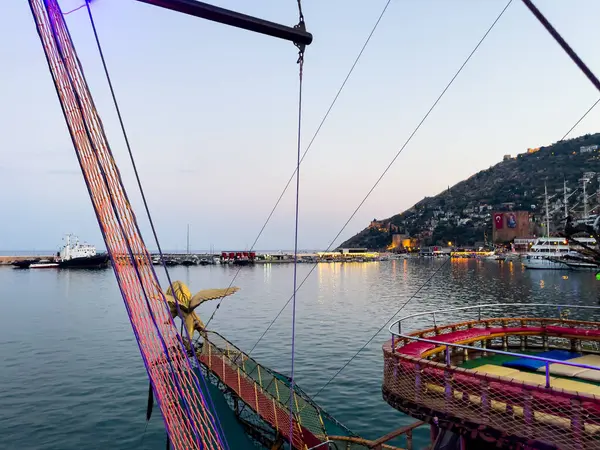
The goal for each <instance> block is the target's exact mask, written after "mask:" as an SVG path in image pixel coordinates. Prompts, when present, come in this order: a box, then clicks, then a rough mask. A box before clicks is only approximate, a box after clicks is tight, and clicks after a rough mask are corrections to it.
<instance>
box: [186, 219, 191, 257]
mask: <svg viewBox="0 0 600 450" xmlns="http://www.w3.org/2000/svg"><path fill="white" fill-rule="evenodd" d="M186 249H187V254H188V255H189V254H190V224H189V223H188V226H187V246H186Z"/></svg>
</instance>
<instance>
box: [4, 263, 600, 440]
mask: <svg viewBox="0 0 600 450" xmlns="http://www.w3.org/2000/svg"><path fill="white" fill-rule="evenodd" d="M442 265H443V267H441V269H440V266H442ZM311 268H312V265H311V264H300V265H299V266H298V280H300V281H302V280H303V279H304V277H305V276H306V275H307V274H308V272H309V271H310V270H311ZM438 269H439V272H437V273H436V271H437V270H438ZM314 271H315V272H316V273H313V274H312V275H311V276H310V277H308V279H307V280H306V282H305V283H304V284H303V286H302V287H301V288H300V290H299V291H298V297H297V324H296V333H297V334H296V358H297V360H296V361H297V365H296V367H297V369H296V370H297V372H296V377H297V378H296V379H297V382H298V384H299V385H300V386H301V387H302V388H304V389H305V390H306V391H307V392H309V393H314V392H316V391H317V390H318V389H320V388H321V386H323V385H324V384H325V383H326V382H327V381H328V380H329V378H330V377H331V376H332V375H333V374H334V373H336V372H337V370H338V369H339V368H340V367H341V366H342V365H343V364H344V363H345V362H346V361H347V360H348V359H349V358H351V357H352V356H353V355H354V354H355V353H356V351H357V350H358V349H359V348H360V347H362V346H363V345H364V344H365V342H367V341H368V340H369V339H370V338H371V337H372V336H373V335H374V334H375V333H376V332H377V330H378V329H379V328H380V327H381V326H382V325H383V324H385V323H386V322H387V321H389V320H390V319H391V318H392V316H393V314H394V313H395V312H396V311H397V310H398V309H399V308H400V307H401V306H402V305H403V304H404V303H406V302H407V301H408V300H409V299H410V301H409V302H408V303H407V304H406V306H405V307H404V308H403V309H402V311H401V313H400V314H399V315H398V317H400V316H405V315H409V314H414V313H417V312H421V311H426V310H434V309H445V308H452V307H461V306H467V305H478V304H488V303H491V304H497V303H528V304H533V303H550V304H553V305H558V304H578V305H596V304H597V294H598V285H599V284H600V283H597V282H596V281H595V279H594V275H593V274H591V273H587V272H581V273H580V272H568V273H567V274H565V273H564V272H561V271H529V270H524V269H523V267H522V266H521V264H520V263H518V262H514V263H513V262H508V263H506V262H505V263H497V262H494V261H475V260H452V261H447V262H446V261H444V260H438V259H428V260H425V259H423V260H419V259H408V260H402V261H400V260H398V261H389V262H381V263H343V264H341V263H324V264H319V265H318V267H317V268H316V269H315V270H314ZM169 272H170V274H171V277H172V279H173V280H177V279H181V280H185V281H186V283H187V284H188V286H190V289H192V291H197V290H200V289H204V288H210V287H227V286H228V285H229V283H230V282H231V279H232V277H233V276H234V275H235V274H236V273H237V272H238V267H230V266H228V265H225V266H223V267H222V266H192V267H188V268H184V267H174V268H169ZM158 273H159V277H160V280H161V282H162V283H163V286H166V284H165V283H166V279H165V276H164V273H163V271H162V270H158ZM432 275H433V276H432ZM429 278H431V279H430V280H429V281H427V280H428V279H429ZM541 282H543V287H541V284H542V283H541ZM235 285H237V286H239V287H240V288H241V291H240V292H238V293H236V294H235V295H233V296H231V297H227V298H225V299H224V301H223V303H222V305H221V307H220V308H219V310H218V311H217V313H216V314H215V317H214V319H213V321H212V322H211V328H213V329H215V330H216V331H219V332H221V333H222V334H224V335H225V336H227V337H228V339H230V340H231V341H233V342H234V343H236V344H238V345H239V346H240V347H241V348H242V349H245V350H246V351H248V350H249V349H250V348H252V347H253V346H254V343H255V342H256V341H257V340H258V338H259V337H260V335H261V334H262V333H263V331H264V330H265V328H266V327H267V325H269V323H270V322H271V321H272V320H273V318H274V317H275V315H276V314H277V313H278V312H279V311H280V310H281V308H282V307H283V306H284V304H285V303H286V302H287V301H288V299H289V298H290V295H291V294H292V265H291V264H264V265H262V264H261V265H258V264H257V265H256V266H254V267H242V269H241V270H240V271H239V274H238V275H237V278H236V281H235ZM419 288H421V289H420V290H419ZM417 290H419V292H418V294H417V295H415V297H414V298H412V299H411V297H412V296H413V295H414V294H415V293H416V292H417ZM0 298H1V299H8V300H7V301H6V302H5V303H3V307H4V310H3V314H0V359H2V360H3V361H8V363H6V364H5V365H4V366H3V370H0V384H1V385H2V386H3V387H4V388H5V389H4V390H1V391H0V422H2V423H3V424H6V428H5V429H6V430H9V431H8V432H7V433H4V434H3V444H4V445H6V446H7V448H29V447H31V445H32V443H35V445H34V446H35V447H36V448H39V449H50V448H61V449H64V450H70V449H78V448H80V443H81V442H82V440H83V439H85V441H86V443H87V444H86V445H87V447H88V449H89V450H95V449H98V450H100V449H104V448H120V449H125V450H126V449H137V448H140V447H139V433H138V434H136V433H134V432H132V430H140V432H141V431H142V430H143V427H144V417H143V416H144V415H143V411H144V408H145V401H146V391H147V377H146V373H145V369H144V366H143V364H142V362H141V359H140V356H139V350H138V348H137V344H136V343H135V340H134V338H133V333H132V331H131V325H130V324H129V320H128V317H127V314H126V312H125V308H124V306H123V301H122V299H121V297H120V293H119V290H118V288H117V286H116V283H115V280H114V274H113V273H112V271H110V270H106V271H100V272H90V271H86V272H79V271H77V272H76V271H59V272H56V273H48V272H43V271H40V272H35V271H13V270H12V269H3V268H0ZM15 299H18V300H19V301H16V300H15ZM23 299H24V300H26V301H21V300H23ZM215 306H216V304H215V303H214V302H206V303H205V304H202V305H201V306H200V307H199V308H198V313H199V314H200V315H201V317H203V318H206V317H209V316H210V315H211V314H212V312H213V311H214V308H215ZM540 312H541V313H542V314H548V315H552V316H555V315H556V314H559V312H558V308H557V307H556V306H550V307H545V308H540V307H530V308H527V307H523V308H521V309H520V310H518V311H517V310H515V308H511V307H504V308H500V309H499V310H498V314H502V315H509V316H511V315H516V314H525V313H526V314H534V313H540ZM469 314H471V317H475V315H476V312H474V311H473V312H471V313H469ZM569 314H570V316H569V317H571V318H580V317H581V316H583V317H581V318H586V317H590V316H591V313H590V312H583V311H581V310H576V309H573V308H570V312H569ZM19 317H27V318H28V321H29V322H28V324H29V325H30V326H27V327H23V326H22V321H19V320H15V318H19ZM452 319H453V317H448V318H447V320H452ZM431 323H432V322H431V319H430V318H420V319H415V320H411V321H410V323H409V324H407V325H406V326H407V327H410V328H419V327H422V326H429V325H431ZM290 328H291V311H290V308H289V306H288V307H287V309H284V311H283V313H282V314H281V316H280V318H279V319H278V320H277V321H276V322H275V323H274V324H273V326H272V327H271V329H270V330H269V332H268V333H266V335H265V337H264V339H263V340H262V341H261V342H260V344H259V345H258V346H257V347H256V350H255V351H254V352H253V356H255V357H256V358H257V359H258V360H260V361H261V362H262V363H263V364H265V365H267V366H270V367H272V368H273V369H275V370H279V371H282V372H284V373H288V372H289V369H290V359H289V358H290ZM388 338H389V334H388V333H387V329H386V328H384V330H383V331H382V332H380V333H379V334H378V335H377V337H376V338H375V339H373V341H372V342H371V343H370V344H369V345H368V346H367V348H366V349H365V350H364V351H363V352H361V353H360V355H359V356H358V357H357V358H356V359H355V360H354V361H353V362H352V363H351V364H350V365H349V366H348V367H347V368H346V369H345V370H344V371H342V372H341V373H340V375H339V376H338V377H337V378H336V379H335V380H334V381H333V382H332V383H331V384H330V385H329V386H328V387H327V388H326V389H325V390H323V392H322V393H321V394H320V395H319V397H318V398H317V401H318V402H319V403H320V404H321V405H322V406H323V407H324V408H325V409H327V410H328V412H330V413H331V414H332V415H334V416H335V417H336V418H337V419H339V420H340V421H342V422H343V423H344V424H346V425H347V426H348V427H350V428H351V429H352V430H354V431H355V432H357V433H360V434H362V435H364V436H365V437H367V438H371V439H373V438H377V437H379V436H381V435H383V434H385V433H388V432H390V431H391V430H394V429H396V428H398V427H399V426H402V425H403V424H407V423H409V422H411V421H412V419H410V418H407V417H405V416H403V415H402V414H400V413H398V412H396V411H395V410H393V409H392V408H391V407H390V406H388V405H387V403H385V402H384V401H383V400H382V397H381V376H382V355H381V345H382V343H383V342H384V341H386V340H387V339H388ZM34 352H35V353H34ZM32 355H34V357H33V358H32ZM23 385H26V386H28V395H22V386H23ZM27 411H35V412H36V414H27ZM67 416H68V417H67ZM48 430H52V431H51V432H50V431H48ZM134 438H135V439H134ZM163 438H164V429H163V424H162V420H161V417H160V414H155V415H153V417H152V420H151V423H150V425H149V427H148V432H147V436H146V438H145V443H144V444H145V447H146V448H147V449H158V448H161V449H162V448H164V439H163ZM425 438H426V437H425V435H420V434H418V433H417V435H416V437H415V447H416V448H422V443H423V442H425Z"/></svg>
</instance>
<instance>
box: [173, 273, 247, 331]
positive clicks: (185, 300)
mask: <svg viewBox="0 0 600 450" xmlns="http://www.w3.org/2000/svg"><path fill="white" fill-rule="evenodd" d="M239 290H240V288H239V287H235V286H232V287H230V288H226V289H204V290H202V291H199V292H197V293H196V294H194V295H193V296H192V293H191V292H190V289H189V288H188V287H187V286H186V285H185V283H183V282H181V281H175V282H173V284H172V286H169V289H167V292H166V295H165V297H166V299H167V302H168V303H169V308H170V309H171V316H173V318H175V317H177V316H178V315H179V316H180V317H181V320H182V321H183V323H184V324H185V328H186V329H187V331H188V333H189V335H188V336H189V338H190V339H191V338H192V336H193V335H194V330H198V331H202V330H204V328H205V327H204V323H203V322H202V320H200V317H199V316H198V314H196V312H195V311H194V310H195V309H196V308H197V307H198V306H200V305H201V304H202V303H204V302H206V301H208V300H215V299H218V298H223V297H227V296H229V295H232V294H235V293H236V292H237V291H239ZM176 299H177V300H176ZM177 303H179V310H180V312H181V314H178V312H177Z"/></svg>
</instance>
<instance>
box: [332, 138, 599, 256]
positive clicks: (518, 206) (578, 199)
mask: <svg viewBox="0 0 600 450" xmlns="http://www.w3.org/2000/svg"><path fill="white" fill-rule="evenodd" d="M584 174H586V176H587V178H589V181H587V182H586V183H585V185H586V192H587V193H588V194H589V193H592V192H600V190H599V187H600V182H599V181H600V176H598V174H600V133H595V134H585V135H583V136H579V137H576V138H573V139H568V140H563V141H558V142H556V143H554V144H551V145H548V146H542V147H538V148H531V149H527V152H525V153H520V154H517V155H516V156H514V157H513V156H510V155H505V157H504V159H503V161H501V162H499V163H497V164H495V165H493V166H490V167H489V168H488V169H485V170H480V171H479V172H477V173H475V174H473V175H471V176H470V177H469V178H467V179H465V180H462V181H460V182H458V183H456V184H455V185H454V186H452V187H449V188H448V189H447V190H444V191H442V192H440V193H439V194H437V195H435V196H433V197H425V198H424V199H423V200H421V201H419V202H417V203H415V204H414V205H413V206H412V207H410V208H408V209H407V210H405V211H403V212H401V213H400V214H396V215H394V216H391V217H388V218H387V219H383V220H376V219H374V220H373V221H372V222H371V223H370V224H369V226H367V227H366V228H365V229H363V230H361V231H360V232H358V233H357V234H356V235H354V236H352V237H351V238H350V239H347V240H346V241H344V242H343V243H342V244H340V245H339V246H338V248H352V247H366V248H368V249H371V250H383V249H391V248H392V242H393V237H392V236H393V235H394V234H400V235H404V237H406V238H408V237H411V238H415V239H418V240H419V242H420V243H421V245H434V244H442V245H445V244H447V243H448V242H453V243H454V244H455V245H473V244H475V243H477V242H481V241H484V238H485V237H486V234H490V233H491V212H492V211H507V210H525V211H529V212H530V213H531V215H532V218H533V221H534V222H538V223H539V221H540V217H542V216H543V215H544V214H545V212H544V201H543V199H544V182H546V184H547V188H548V196H549V198H550V200H552V204H551V205H550V207H549V210H550V212H551V214H550V215H551V219H552V221H553V223H554V224H555V228H556V227H558V226H560V225H559V223H560V220H562V219H564V217H563V216H564V211H560V206H563V207H564V202H563V201H562V197H563V193H562V191H563V182H566V184H567V193H568V194H567V195H569V196H570V199H569V202H568V203H569V205H570V208H571V207H573V206H574V205H575V206H574V207H575V211H574V213H575V214H577V213H578V212H579V209H581V208H580V207H581V205H582V202H583V192H582V185H583V183H582V182H581V179H582V177H583V176H584ZM592 200H593V201H590V209H589V211H590V212H592V211H595V210H596V209H600V208H599V207H598V206H597V204H598V203H600V195H598V194H596V195H595V197H594V198H593V199H592ZM578 206H579V209H577V208H578ZM551 229H552V226H551Z"/></svg>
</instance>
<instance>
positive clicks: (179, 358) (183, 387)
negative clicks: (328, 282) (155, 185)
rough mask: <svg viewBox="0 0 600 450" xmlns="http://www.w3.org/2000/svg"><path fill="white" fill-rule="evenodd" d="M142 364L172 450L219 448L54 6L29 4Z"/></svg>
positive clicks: (35, 0) (40, 0) (47, 1)
mask: <svg viewBox="0 0 600 450" xmlns="http://www.w3.org/2000/svg"><path fill="white" fill-rule="evenodd" d="M29 4H30V6H31V11H32V13H33V17H34V19H35V24H36V26H37V30H38V33H39V35H40V39H41V41H42V44H43V47H44V52H45V54H46V58H47V60H48V65H49V67H50V71H51V73H52V77H53V80H54V83H55V86H56V90H57V93H58V96H59V99H60V103H61V106H62V108H63V113H64V115H65V119H66V121H67V125H68V128H69V132H70V134H71V137H72V140H73V145H74V147H75V150H76V154H77V157H78V159H79V163H80V166H81V170H82V172H83V176H84V179H85V182H86V186H87V188H88V191H89V194H90V198H91V200H92V204H93V207H94V211H95V213H96V216H97V218H98V223H99V225H100V229H101V231H102V234H103V237H104V241H105V243H106V248H107V250H108V252H109V254H110V256H111V260H112V265H113V268H114V271H115V275H116V277H117V282H118V284H119V287H120V289H121V293H122V295H123V300H124V302H125V307H126V309H127V313H128V315H129V318H130V320H131V324H132V327H133V331H134V333H135V336H136V339H137V341H138V344H139V347H140V352H141V354H142V358H143V360H144V363H145V365H146V369H147V371H148V376H149V378H150V381H151V383H152V386H153V390H154V394H155V398H156V400H157V403H158V405H159V407H160V409H161V411H162V415H163V419H164V421H165V425H166V429H167V432H168V434H169V437H170V440H171V443H172V445H173V447H174V448H176V449H186V450H187V449H200V448H203V449H222V448H224V447H225V445H226V444H224V442H223V439H222V438H221V436H220V435H219V434H218V433H217V432H216V424H215V419H216V418H214V417H212V415H211V413H210V411H209V409H208V408H207V406H206V404H205V401H204V398H203V396H202V393H201V392H202V391H201V390H200V389H199V383H198V378H197V375H196V374H195V373H194V371H193V370H192V368H191V365H190V362H189V360H188V358H187V354H186V352H185V350H184V347H183V343H182V341H181V338H180V336H179V335H178V333H177V329H176V328H175V325H174V323H173V321H172V319H171V316H170V314H169V310H168V308H167V306H166V303H165V298H164V296H163V293H162V291H161V289H160V285H159V282H158V280H157V277H156V274H155V273H154V270H153V268H152V263H151V260H150V255H149V253H148V250H147V249H146V246H145V244H144V242H143V240H142V237H141V235H140V232H139V229H138V226H137V222H136V218H135V215H134V213H133V210H132V209H131V205H130V204H129V201H128V199H127V195H126V192H125V188H124V187H123V184H122V181H121V177H120V174H119V170H118V168H117V166H116V163H115V161H114V159H113V155H112V152H111V150H110V148H109V145H108V142H107V139H106V136H105V133H104V129H103V125H102V122H101V120H100V117H99V115H98V112H97V111H96V108H95V105H94V102H93V99H92V97H91V94H90V91H89V89H88V86H87V83H86V81H85V78H84V74H83V70H82V67H81V65H80V63H79V60H78V58H77V54H76V52H75V48H74V46H73V42H72V41H71V38H70V35H69V31H68V29H67V26H66V23H65V21H64V17H63V14H62V12H61V10H60V7H59V5H58V4H57V1H56V0H29Z"/></svg>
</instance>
